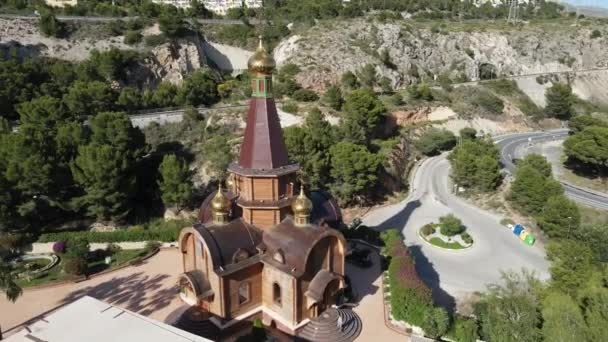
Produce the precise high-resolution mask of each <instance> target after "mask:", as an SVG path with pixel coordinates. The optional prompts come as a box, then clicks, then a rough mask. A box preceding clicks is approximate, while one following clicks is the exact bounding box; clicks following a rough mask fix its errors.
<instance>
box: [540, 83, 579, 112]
mask: <svg viewBox="0 0 608 342" xmlns="http://www.w3.org/2000/svg"><path fill="white" fill-rule="evenodd" d="M545 98H546V101H547V105H546V106H545V113H547V116H549V117H553V118H557V119H560V120H568V119H570V117H571V116H572V114H573V108H572V104H573V98H574V97H573V95H572V88H571V87H570V86H569V85H567V84H563V83H554V84H553V86H552V87H551V88H549V89H547V90H546V92H545Z"/></svg>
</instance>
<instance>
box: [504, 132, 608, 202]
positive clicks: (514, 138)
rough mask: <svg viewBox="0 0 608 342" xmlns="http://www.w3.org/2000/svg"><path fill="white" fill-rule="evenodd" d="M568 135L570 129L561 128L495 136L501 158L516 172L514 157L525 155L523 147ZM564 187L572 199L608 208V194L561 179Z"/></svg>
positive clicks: (509, 169)
mask: <svg viewBox="0 0 608 342" xmlns="http://www.w3.org/2000/svg"><path fill="white" fill-rule="evenodd" d="M567 136H568V130H566V129H560V130H553V131H545V132H529V133H516V134H508V135H503V136H500V137H496V138H494V141H495V142H496V145H497V147H498V149H499V151H500V160H501V163H502V164H503V166H504V167H505V169H506V170H507V172H508V173H510V174H514V172H515V164H513V161H512V160H513V158H515V157H517V158H521V157H523V153H522V147H524V146H526V145H527V144H530V143H532V144H534V143H539V142H544V141H550V140H559V139H563V138H565V137H567ZM560 183H561V184H562V186H563V187H564V193H565V194H566V196H568V197H569V198H570V199H572V200H574V201H576V202H579V203H582V204H585V205H589V206H592V207H595V208H598V209H603V210H608V194H602V193H600V192H597V191H593V190H590V189H586V188H581V187H577V186H574V185H572V184H569V183H566V182H562V181H560Z"/></svg>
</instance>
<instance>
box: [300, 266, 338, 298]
mask: <svg viewBox="0 0 608 342" xmlns="http://www.w3.org/2000/svg"><path fill="white" fill-rule="evenodd" d="M335 279H337V280H341V279H342V276H340V275H339V274H336V273H334V272H330V271H328V270H325V269H323V270H320V271H319V272H317V274H315V276H314V278H312V280H311V281H310V284H309V285H308V290H306V292H305V293H304V295H305V296H306V297H309V298H311V299H313V300H314V301H315V302H317V303H318V302H320V301H321V299H323V293H324V292H325V288H326V287H327V284H329V283H330V282H331V281H332V280H335Z"/></svg>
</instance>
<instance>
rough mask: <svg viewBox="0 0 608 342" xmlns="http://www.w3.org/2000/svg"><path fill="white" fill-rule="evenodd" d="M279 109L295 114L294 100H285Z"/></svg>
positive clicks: (295, 105)
mask: <svg viewBox="0 0 608 342" xmlns="http://www.w3.org/2000/svg"><path fill="white" fill-rule="evenodd" d="M281 109H282V110H283V111H284V112H287V113H291V114H296V113H297V112H298V105H297V104H296V103H295V102H291V101H289V102H285V103H284V104H283V107H281Z"/></svg>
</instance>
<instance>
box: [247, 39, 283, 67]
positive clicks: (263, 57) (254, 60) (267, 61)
mask: <svg viewBox="0 0 608 342" xmlns="http://www.w3.org/2000/svg"><path fill="white" fill-rule="evenodd" d="M247 66H248V67H249V71H250V72H252V73H256V74H264V75H270V74H272V72H273V71H274V68H275V67H276V66H277V64H276V62H275V61H274V58H272V56H271V55H270V54H269V53H268V52H266V49H264V45H263V44H262V36H260V44H259V45H258V48H257V49H256V50H255V52H254V53H253V55H252V56H251V57H250V58H249V61H248V62H247Z"/></svg>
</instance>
